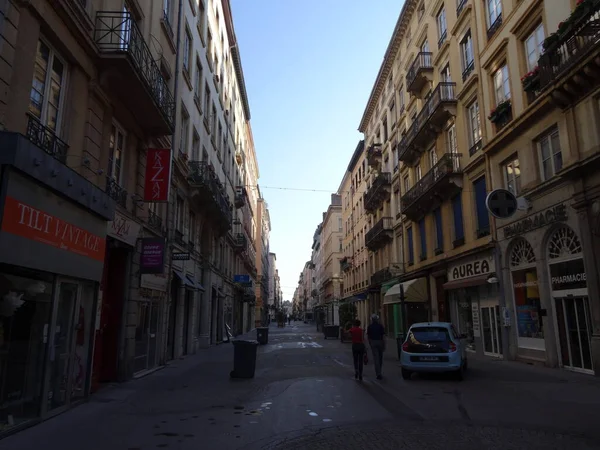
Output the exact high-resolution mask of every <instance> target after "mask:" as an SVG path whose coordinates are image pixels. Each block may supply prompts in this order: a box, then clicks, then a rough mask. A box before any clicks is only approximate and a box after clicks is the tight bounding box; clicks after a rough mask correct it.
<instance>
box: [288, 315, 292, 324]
mask: <svg viewBox="0 0 600 450" xmlns="http://www.w3.org/2000/svg"><path fill="white" fill-rule="evenodd" d="M291 323H292V316H289V315H288V325H290V324H291Z"/></svg>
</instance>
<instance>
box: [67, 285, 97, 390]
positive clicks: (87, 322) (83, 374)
mask: <svg viewBox="0 0 600 450" xmlns="http://www.w3.org/2000/svg"><path fill="white" fill-rule="evenodd" d="M95 304H96V285H95V284H93V283H85V284H83V285H82V288H81V301H80V303H79V311H78V312H77V316H76V317H75V319H76V320H77V324H76V331H75V333H76V335H75V354H74V356H73V372H72V374H71V379H72V380H73V381H72V387H71V395H72V396H73V397H74V398H77V397H79V398H82V397H84V396H85V393H86V382H87V374H88V370H89V366H90V354H91V343H92V342H91V341H92V337H93V336H94V332H93V328H94V323H93V322H92V318H93V317H94V309H95Z"/></svg>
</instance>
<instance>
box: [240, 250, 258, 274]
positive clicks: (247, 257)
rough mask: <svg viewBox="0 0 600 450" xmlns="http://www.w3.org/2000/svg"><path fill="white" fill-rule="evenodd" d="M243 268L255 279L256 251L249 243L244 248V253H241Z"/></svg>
mask: <svg viewBox="0 0 600 450" xmlns="http://www.w3.org/2000/svg"><path fill="white" fill-rule="evenodd" d="M242 261H243V262H244V267H245V268H246V270H247V271H248V273H249V274H251V275H252V276H253V277H256V251H255V250H254V247H253V246H252V244H251V243H249V245H247V246H246V251H245V252H243V253H242Z"/></svg>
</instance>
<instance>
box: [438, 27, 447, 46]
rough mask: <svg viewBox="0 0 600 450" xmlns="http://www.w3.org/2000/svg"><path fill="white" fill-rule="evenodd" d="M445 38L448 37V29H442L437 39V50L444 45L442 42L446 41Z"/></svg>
mask: <svg viewBox="0 0 600 450" xmlns="http://www.w3.org/2000/svg"><path fill="white" fill-rule="evenodd" d="M446 39H448V31H446V30H444V31H443V33H442V35H441V36H440V38H439V39H438V50H439V49H440V48H442V45H444V42H446Z"/></svg>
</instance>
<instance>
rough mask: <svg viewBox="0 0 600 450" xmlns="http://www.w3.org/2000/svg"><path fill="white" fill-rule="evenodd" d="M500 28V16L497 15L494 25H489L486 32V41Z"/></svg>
mask: <svg viewBox="0 0 600 450" xmlns="http://www.w3.org/2000/svg"><path fill="white" fill-rule="evenodd" d="M501 26H502V14H499V15H498V17H496V20H494V23H493V24H491V25H490V27H489V28H488V30H487V38H488V40H489V39H491V38H492V36H493V35H494V34H496V31H498V29H499V28H500V27H501Z"/></svg>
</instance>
